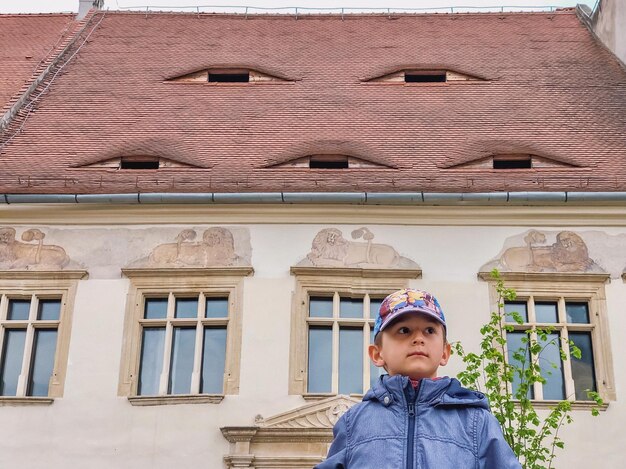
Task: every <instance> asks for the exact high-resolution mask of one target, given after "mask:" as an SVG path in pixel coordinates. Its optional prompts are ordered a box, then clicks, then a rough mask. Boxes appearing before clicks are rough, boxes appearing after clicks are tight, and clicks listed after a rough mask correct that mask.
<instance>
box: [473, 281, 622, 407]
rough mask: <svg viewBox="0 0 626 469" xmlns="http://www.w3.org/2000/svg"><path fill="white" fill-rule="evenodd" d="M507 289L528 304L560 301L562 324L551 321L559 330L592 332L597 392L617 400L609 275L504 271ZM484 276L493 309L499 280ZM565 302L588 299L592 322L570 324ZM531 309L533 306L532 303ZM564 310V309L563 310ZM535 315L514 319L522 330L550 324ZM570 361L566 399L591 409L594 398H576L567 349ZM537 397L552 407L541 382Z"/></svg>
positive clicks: (566, 368) (566, 371) (565, 368)
mask: <svg viewBox="0 0 626 469" xmlns="http://www.w3.org/2000/svg"><path fill="white" fill-rule="evenodd" d="M500 276H501V277H502V280H503V281H504V284H505V286H506V287H507V288H512V289H513V290H515V292H516V294H517V298H516V300H515V301H526V302H527V305H529V303H530V302H531V301H532V302H533V305H534V302H542V301H551V302H557V304H558V308H557V314H559V315H560V317H559V322H558V323H550V325H552V326H553V327H554V328H555V329H554V330H555V331H558V332H560V333H561V332H563V331H565V337H564V338H565V339H566V338H567V331H574V332H576V331H585V332H590V333H591V343H592V349H593V356H594V367H595V379H596V387H597V392H598V393H599V394H600V397H601V398H602V399H603V400H604V402H605V405H604V406H603V408H606V406H607V405H608V403H609V402H610V401H614V400H616V392H615V377H614V371H613V370H614V367H613V357H612V352H611V342H610V334H609V324H608V313H607V305H606V293H605V287H604V286H605V283H606V282H607V281H608V280H609V275H608V274H576V273H572V274H567V273H523V274H521V273H520V274H518V273H506V272H505V273H500ZM480 277H481V278H483V279H484V280H487V281H488V282H489V295H490V304H491V308H492V311H495V310H497V307H498V296H497V295H498V294H497V292H496V282H494V281H493V279H492V278H491V277H490V275H489V274H480ZM565 302H586V303H587V304H588V305H589V321H590V323H589V324H588V325H585V324H568V323H566V322H565V321H564V317H563V316H562V314H563V311H564V308H565ZM528 309H529V310H530V305H529V306H528ZM562 310H563V311H562ZM533 319H534V314H533V312H531V311H529V318H528V322H527V323H524V324H523V325H517V324H513V323H510V322H507V324H510V325H513V326H514V327H515V329H516V330H519V331H522V330H527V329H529V328H531V327H532V326H533V325H537V324H538V325H540V326H543V325H546V324H543V323H536V322H533ZM565 353H566V356H567V360H566V361H565V362H563V374H564V381H565V389H566V393H565V394H566V396H567V397H566V399H568V400H570V401H571V402H572V408H574V409H590V408H592V407H594V406H595V403H594V402H593V401H577V400H575V399H574V397H573V396H574V392H573V389H574V387H573V386H574V383H573V379H572V376H571V366H570V365H569V360H570V357H569V351H568V350H565ZM534 393H535V394H534V395H535V399H534V400H533V402H534V403H536V404H537V405H538V406H539V407H546V408H549V407H552V406H554V403H555V402H558V401H553V400H544V399H541V398H542V397H543V390H542V388H541V384H540V383H536V384H535V388H534Z"/></svg>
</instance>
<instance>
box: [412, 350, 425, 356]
mask: <svg viewBox="0 0 626 469" xmlns="http://www.w3.org/2000/svg"><path fill="white" fill-rule="evenodd" d="M413 356H418V357H427V356H428V355H426V353H425V352H420V351H418V352H411V353H409V357H413Z"/></svg>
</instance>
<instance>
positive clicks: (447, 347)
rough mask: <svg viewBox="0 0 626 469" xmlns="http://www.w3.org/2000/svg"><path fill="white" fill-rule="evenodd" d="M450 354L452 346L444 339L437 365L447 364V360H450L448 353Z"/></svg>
mask: <svg viewBox="0 0 626 469" xmlns="http://www.w3.org/2000/svg"><path fill="white" fill-rule="evenodd" d="M451 354H452V347H451V346H450V344H449V343H448V342H447V341H446V343H445V344H443V354H442V355H441V361H440V362H439V366H446V365H447V364H448V360H450V355H451Z"/></svg>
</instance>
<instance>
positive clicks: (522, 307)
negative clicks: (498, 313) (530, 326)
mask: <svg viewBox="0 0 626 469" xmlns="http://www.w3.org/2000/svg"><path fill="white" fill-rule="evenodd" d="M513 312H515V313H517V314H519V315H520V316H521V317H522V320H523V321H524V322H528V310H527V305H526V302H525V301H506V302H505V303H504V313H505V314H506V321H507V322H515V320H514V319H513V315H512V314H511V313H513Z"/></svg>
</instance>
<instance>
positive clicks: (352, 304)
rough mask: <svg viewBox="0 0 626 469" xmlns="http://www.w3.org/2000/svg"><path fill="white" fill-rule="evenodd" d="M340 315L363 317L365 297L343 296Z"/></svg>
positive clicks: (340, 302) (340, 301)
mask: <svg viewBox="0 0 626 469" xmlns="http://www.w3.org/2000/svg"><path fill="white" fill-rule="evenodd" d="M339 316H340V317H342V318H362V317H363V298H341V299H340V300H339Z"/></svg>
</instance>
